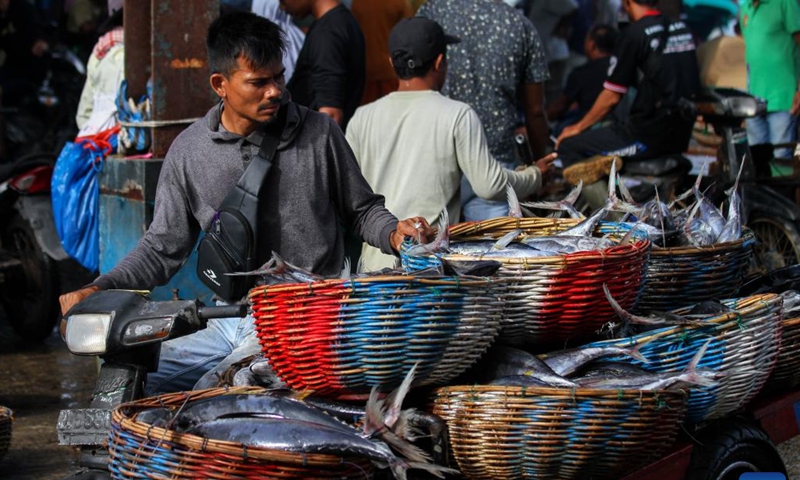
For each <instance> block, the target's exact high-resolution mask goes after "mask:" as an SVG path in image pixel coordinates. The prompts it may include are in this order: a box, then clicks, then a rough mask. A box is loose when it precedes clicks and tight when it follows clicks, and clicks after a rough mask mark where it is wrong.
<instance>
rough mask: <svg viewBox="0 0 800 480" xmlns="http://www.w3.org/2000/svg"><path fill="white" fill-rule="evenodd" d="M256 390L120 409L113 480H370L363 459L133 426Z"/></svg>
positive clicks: (115, 420)
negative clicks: (150, 412) (144, 417)
mask: <svg viewBox="0 0 800 480" xmlns="http://www.w3.org/2000/svg"><path fill="white" fill-rule="evenodd" d="M264 391H265V390H263V389H260V388H254V387H241V388H234V389H211V390H197V391H193V392H185V393H174V394H170V395H162V396H159V397H153V398H147V399H144V400H139V401H136V402H132V403H128V404H125V405H122V406H121V407H118V408H117V409H115V410H114V411H113V413H112V416H111V426H112V428H111V436H110V440H109V455H110V460H109V469H110V471H111V475H112V477H113V478H114V479H116V480H123V479H128V478H170V479H196V478H217V479H234V478H286V479H306V478H340V479H341V478H343V479H348V478H353V479H364V478H367V479H369V478H372V473H373V467H372V465H371V464H370V462H369V461H368V460H364V459H363V458H361V457H353V458H342V457H339V456H336V455H328V454H306V453H292V452H286V451H284V450H271V449H268V448H259V447H253V446H250V447H245V446H244V445H243V444H241V443H237V442H229V441H219V440H212V439H207V438H202V437H198V436H196V435H191V434H188V433H178V432H176V431H174V430H170V429H168V428H161V427H155V426H153V425H149V424H147V423H143V422H139V421H137V420H136V414H137V413H138V412H141V411H142V410H146V409H150V408H168V409H170V410H173V411H174V410H178V409H180V408H181V406H182V405H184V404H186V403H187V402H190V401H194V400H200V399H205V398H211V397H215V396H219V395H226V394H238V393H263V392H264Z"/></svg>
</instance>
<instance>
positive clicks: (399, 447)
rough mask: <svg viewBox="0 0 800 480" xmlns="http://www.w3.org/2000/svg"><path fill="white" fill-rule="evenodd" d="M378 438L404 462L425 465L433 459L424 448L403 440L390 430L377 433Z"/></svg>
mask: <svg viewBox="0 0 800 480" xmlns="http://www.w3.org/2000/svg"><path fill="white" fill-rule="evenodd" d="M378 438H379V439H380V440H381V441H383V442H385V443H386V445H388V446H389V448H391V449H392V450H394V451H395V452H397V453H398V454H399V455H400V458H401V459H402V460H403V461H404V462H408V463H413V464H419V465H427V464H429V463H431V462H432V461H433V460H432V459H431V456H430V455H428V453H427V452H425V450H423V449H421V448H419V447H418V446H416V445H414V444H412V443H411V442H408V441H406V440H403V439H402V438H400V437H398V436H397V435H395V434H394V432H392V431H391V430H384V431H383V432H381V433H380V434H379V435H378Z"/></svg>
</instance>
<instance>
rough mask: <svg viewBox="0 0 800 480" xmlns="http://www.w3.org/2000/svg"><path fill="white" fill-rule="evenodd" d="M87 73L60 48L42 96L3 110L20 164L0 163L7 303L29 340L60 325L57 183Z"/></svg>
mask: <svg viewBox="0 0 800 480" xmlns="http://www.w3.org/2000/svg"><path fill="white" fill-rule="evenodd" d="M85 75H86V69H85V67H84V65H83V63H82V62H81V61H80V60H79V59H78V58H77V57H76V56H75V55H74V54H73V53H72V52H70V51H69V50H67V49H65V48H63V47H62V46H56V47H54V48H53V50H52V51H51V52H49V53H48V70H47V73H46V76H45V79H44V81H43V82H42V84H41V85H40V87H39V88H38V90H37V91H36V92H35V94H33V95H31V96H30V98H27V97H26V98H24V99H22V100H21V101H20V102H19V104H18V105H17V106H14V107H4V108H0V115H3V116H5V117H6V118H7V121H6V122H5V131H4V132H0V134H3V135H4V136H5V140H6V147H7V149H8V153H9V155H10V158H11V159H12V160H11V161H10V162H8V163H0V304H2V307H3V310H4V311H5V313H6V317H7V318H8V320H9V321H10V323H11V326H12V327H13V328H14V330H15V331H16V332H17V333H18V334H19V335H20V336H21V337H22V338H23V340H25V341H38V340H41V339H43V338H45V337H47V336H48V335H50V334H51V333H52V331H53V326H54V325H55V323H56V321H57V320H58V296H59V293H60V276H59V272H58V262H60V261H62V260H66V259H67V258H69V256H68V255H67V253H66V252H64V249H63V248H62V246H61V241H60V240H59V238H58V234H57V233H56V227H55V223H54V221H53V212H52V206H51V203H50V202H51V200H50V178H51V176H52V172H53V166H54V164H55V161H56V158H57V156H58V153H59V152H60V150H61V148H62V147H63V145H64V143H65V142H66V141H68V140H72V139H73V138H74V137H75V135H76V134H77V127H76V126H75V112H76V110H77V102H78V98H79V97H80V92H81V89H82V88H83V80H84V78H85Z"/></svg>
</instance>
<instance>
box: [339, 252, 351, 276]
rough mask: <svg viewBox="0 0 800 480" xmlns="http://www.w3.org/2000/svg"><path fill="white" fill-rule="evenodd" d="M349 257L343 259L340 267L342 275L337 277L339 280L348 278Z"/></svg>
mask: <svg viewBox="0 0 800 480" xmlns="http://www.w3.org/2000/svg"><path fill="white" fill-rule="evenodd" d="M350 275H351V273H350V257H348V256H345V257H344V265H343V266H342V273H341V275H339V277H340V278H350Z"/></svg>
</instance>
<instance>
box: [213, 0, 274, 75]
mask: <svg viewBox="0 0 800 480" xmlns="http://www.w3.org/2000/svg"><path fill="white" fill-rule="evenodd" d="M206 49H207V50H208V64H209V66H210V67H211V73H221V74H223V75H225V76H226V77H227V76H230V74H231V73H233V71H234V70H236V60H237V59H238V58H239V57H243V58H244V59H246V60H247V62H248V66H249V67H250V68H252V69H259V68H264V67H266V66H268V65H270V64H271V63H273V62H275V61H276V60H280V59H281V58H283V51H284V49H285V46H284V41H283V31H282V30H281V29H280V27H279V26H277V25H276V24H274V23H272V22H271V21H269V20H267V19H266V18H264V17H260V16H258V15H256V14H254V13H250V12H232V13H228V14H225V15H221V16H220V17H219V18H217V19H216V20H214V21H213V22H212V23H211V25H210V26H209V27H208V34H207V35H206Z"/></svg>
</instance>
